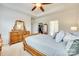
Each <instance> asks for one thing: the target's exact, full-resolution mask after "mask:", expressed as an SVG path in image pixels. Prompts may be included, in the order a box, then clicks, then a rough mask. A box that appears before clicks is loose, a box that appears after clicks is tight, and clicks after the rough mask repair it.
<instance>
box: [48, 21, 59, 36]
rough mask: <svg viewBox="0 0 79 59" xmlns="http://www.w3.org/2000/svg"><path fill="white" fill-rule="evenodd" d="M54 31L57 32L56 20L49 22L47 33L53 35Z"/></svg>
mask: <svg viewBox="0 0 79 59" xmlns="http://www.w3.org/2000/svg"><path fill="white" fill-rule="evenodd" d="M55 32H58V20H55V21H50V22H49V34H50V35H53V34H54V33H55Z"/></svg>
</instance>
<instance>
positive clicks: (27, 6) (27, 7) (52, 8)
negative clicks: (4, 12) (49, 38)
mask: <svg viewBox="0 0 79 59" xmlns="http://www.w3.org/2000/svg"><path fill="white" fill-rule="evenodd" d="M1 5H3V6H6V7H8V8H10V9H13V10H17V11H20V12H23V13H26V14H28V15H31V16H32V17H40V16H43V15H47V14H50V13H55V12H57V11H60V10H63V9H65V8H69V7H71V6H73V5H74V4H71V3H70V4H67V3H65V4H64V3H63V4H62V3H52V4H47V5H44V6H43V7H44V10H45V11H44V12H42V11H41V10H38V9H35V10H34V11H31V9H32V8H33V5H32V3H4V4H1Z"/></svg>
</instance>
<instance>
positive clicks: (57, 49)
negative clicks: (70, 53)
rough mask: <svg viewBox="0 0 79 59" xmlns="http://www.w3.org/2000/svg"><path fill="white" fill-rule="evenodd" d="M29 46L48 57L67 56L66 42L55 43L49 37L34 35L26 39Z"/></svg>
mask: <svg viewBox="0 0 79 59" xmlns="http://www.w3.org/2000/svg"><path fill="white" fill-rule="evenodd" d="M26 42H27V44H28V45H30V46H31V47H32V48H34V49H36V50H38V51H39V52H41V53H43V54H45V55H47V56H66V55H67V53H66V49H65V44H64V42H59V43H57V42H55V39H52V37H51V36H49V35H44V34H39V35H33V36H30V37H28V38H27V39H26Z"/></svg>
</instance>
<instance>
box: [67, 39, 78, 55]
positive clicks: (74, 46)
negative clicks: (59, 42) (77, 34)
mask: <svg viewBox="0 0 79 59" xmlns="http://www.w3.org/2000/svg"><path fill="white" fill-rule="evenodd" d="M72 41H73V42H72ZM72 41H71V42H69V43H70V45H69V44H68V45H67V46H68V47H66V48H68V49H67V53H68V55H69V56H74V55H77V54H79V39H75V40H72Z"/></svg>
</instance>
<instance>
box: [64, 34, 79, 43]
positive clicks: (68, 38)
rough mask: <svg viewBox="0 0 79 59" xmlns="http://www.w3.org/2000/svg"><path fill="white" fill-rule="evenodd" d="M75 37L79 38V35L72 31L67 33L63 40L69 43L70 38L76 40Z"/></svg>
mask: <svg viewBox="0 0 79 59" xmlns="http://www.w3.org/2000/svg"><path fill="white" fill-rule="evenodd" d="M75 39H79V37H77V36H74V35H72V34H70V33H66V35H65V36H64V38H63V42H65V43H67V42H68V41H69V40H75Z"/></svg>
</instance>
